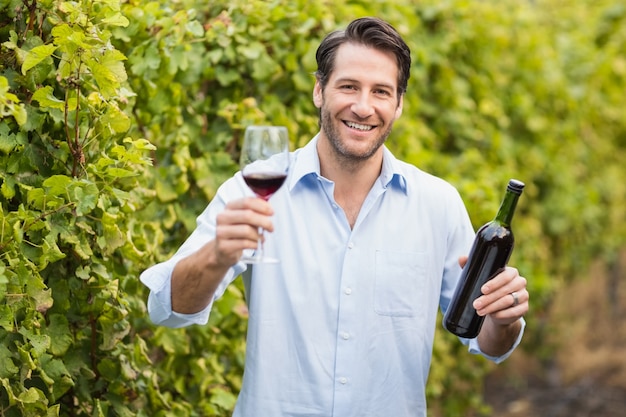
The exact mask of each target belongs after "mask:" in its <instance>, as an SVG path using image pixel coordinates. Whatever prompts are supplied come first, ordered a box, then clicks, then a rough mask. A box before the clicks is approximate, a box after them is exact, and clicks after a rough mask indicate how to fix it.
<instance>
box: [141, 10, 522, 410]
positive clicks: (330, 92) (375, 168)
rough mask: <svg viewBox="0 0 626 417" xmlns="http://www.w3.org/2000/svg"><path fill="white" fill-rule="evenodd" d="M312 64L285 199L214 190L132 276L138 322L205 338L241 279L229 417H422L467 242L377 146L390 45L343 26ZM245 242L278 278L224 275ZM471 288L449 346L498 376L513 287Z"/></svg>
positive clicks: (446, 213)
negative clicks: (476, 326) (239, 335)
mask: <svg viewBox="0 0 626 417" xmlns="http://www.w3.org/2000/svg"><path fill="white" fill-rule="evenodd" d="M316 57H317V63H318V70H317V72H316V82H315V86H314V88H313V101H314V103H315V105H316V106H317V108H318V109H319V111H320V132H319V133H318V135H316V136H315V137H314V138H313V139H312V140H311V141H310V142H309V144H307V145H306V146H304V147H303V148H301V149H298V150H296V151H294V152H292V153H291V159H292V163H291V169H290V172H289V176H288V178H287V180H286V182H285V186H283V188H282V189H281V190H279V191H278V192H277V193H276V194H275V195H274V196H273V197H272V198H271V200H270V201H269V202H267V201H264V200H262V199H260V198H254V197H253V196H252V194H251V191H250V190H249V189H248V188H247V186H246V185H245V182H244V181H243V179H242V177H241V174H240V173H237V174H236V175H235V176H234V177H233V178H231V179H230V180H228V181H226V182H225V183H224V184H223V185H222V186H221V187H220V189H219V190H218V193H217V195H216V197H215V198H214V199H213V200H212V201H211V202H210V204H209V205H208V207H207V208H206V210H205V211H204V212H203V213H202V214H200V216H199V217H198V226H197V228H196V230H195V231H194V232H193V233H192V234H191V236H190V237H189V238H188V239H187V241H186V242H185V243H184V244H183V245H182V246H181V248H180V249H179V250H178V251H177V253H176V254H175V255H174V256H173V257H172V258H171V259H170V260H168V261H166V262H163V263H161V264H158V265H155V266H153V267H151V268H150V269H148V270H146V271H145V272H144V273H143V274H142V276H141V279H142V282H144V283H145V284H146V285H147V286H148V287H149V288H150V290H151V291H150V297H149V300H148V308H149V312H150V315H151V317H152V319H153V320H154V321H155V322H156V323H159V324H163V325H166V326H172V327H180V326H187V325H191V324H206V322H207V320H208V317H209V314H210V311H211V307H212V305H213V302H214V301H215V300H216V299H218V298H219V297H220V296H221V295H222V294H223V293H224V290H225V288H226V287H227V286H228V285H229V284H230V283H232V282H233V281H234V280H235V279H236V278H237V277H238V276H239V275H243V279H244V285H245V288H246V301H247V303H248V308H249V313H250V315H249V322H248V335H247V351H246V364H245V372H244V378H243V387H242V390H241V393H240V395H239V399H238V401H237V405H236V407H235V412H234V415H235V416H236V417H256V416H272V417H281V416H294V417H296V416H298V417H305V416H306V417H330V416H335V417H365V416H376V417H388V416H394V417H424V416H426V401H425V384H426V381H427V378H428V370H429V367H430V361H431V353H432V346H433V338H434V331H435V326H436V325H437V323H436V321H437V312H438V310H439V309H441V310H442V311H445V310H446V308H447V307H448V304H449V302H450V298H451V296H452V293H453V291H454V288H455V286H456V282H457V280H458V277H459V275H460V272H461V265H462V263H463V262H464V257H465V255H467V253H468V252H469V249H470V247H471V245H472V242H473V238H474V231H473V229H472V225H471V222H470V220H469V217H468V214H467V211H466V209H465V207H464V205H463V202H462V200H461V198H460V196H459V194H458V193H457V191H456V190H455V189H454V188H453V187H452V186H451V185H450V184H448V183H446V182H445V181H443V180H442V179H439V178H436V177H434V176H432V175H430V174H427V173H425V172H423V171H421V170H420V169H418V168H417V167H415V166H413V165H410V164H407V163H405V162H402V161H400V160H398V159H396V158H395V157H394V156H393V155H392V154H391V152H390V151H389V150H388V149H387V148H386V147H385V146H384V143H385V141H386V140H387V138H388V137H389V135H390V133H391V131H392V127H393V123H394V122H395V120H397V119H398V118H399V117H400V116H401V114H402V107H403V97H404V94H405V91H406V89H407V83H408V79H409V71H410V64H411V57H410V51H409V48H408V47H407V45H406V43H405V42H404V41H403V40H402V38H401V37H400V35H399V34H398V33H397V32H396V30H395V29H394V28H393V27H392V26H391V25H389V24H388V23H386V22H384V21H382V20H380V19H377V18H362V19H357V20H355V21H353V22H352V23H351V24H350V25H349V26H348V27H347V28H346V30H342V31H337V32H333V33H331V34H329V35H328V36H327V37H326V38H325V39H324V40H323V41H322V43H321V45H320V47H319V49H318V51H317V55H316ZM259 228H263V229H265V230H267V231H269V232H271V233H270V234H268V235H266V242H265V251H266V252H267V253H268V255H271V256H274V257H277V258H279V259H280V263H279V264H276V265H259V264H257V265H254V266H249V265H246V264H244V263H242V262H241V261H240V257H241V255H242V253H243V251H250V250H254V249H255V248H256V245H257V238H258V233H259V232H258V230H259ZM486 288H488V289H487V290H486V291H485V293H484V294H483V295H482V296H481V297H479V298H478V299H477V300H476V302H475V305H476V306H477V307H478V308H479V313H480V314H482V315H485V316H486V320H485V324H484V326H483V329H482V331H481V333H480V335H479V336H478V337H477V338H476V339H471V340H468V339H461V342H462V343H464V344H466V345H467V346H468V349H469V351H470V352H472V353H477V354H482V355H483V356H485V357H487V358H489V359H491V360H493V361H496V362H499V361H502V360H504V359H505V358H506V357H508V355H510V354H511V352H512V351H513V350H514V349H515V347H516V346H517V345H518V344H519V342H520V340H521V337H522V333H523V328H524V320H523V315H524V314H525V313H526V312H527V311H528V292H527V290H526V280H525V278H523V277H522V276H520V275H519V273H518V271H517V270H516V269H515V268H511V267H507V268H506V269H505V270H504V271H503V272H501V273H500V274H498V275H497V276H496V277H495V278H493V279H492V280H491V281H490V282H489V284H488V285H487V286H486ZM511 292H516V293H517V294H518V300H519V304H515V305H512V303H511V297H510V293H511ZM210 348H211V347H210V346H207V349H210Z"/></svg>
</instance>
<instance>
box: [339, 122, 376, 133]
mask: <svg viewBox="0 0 626 417" xmlns="http://www.w3.org/2000/svg"><path fill="white" fill-rule="evenodd" d="M343 123H344V124H345V125H346V126H348V127H349V128H350V129H356V130H358V131H361V132H369V131H370V130H372V129H374V128H375V127H376V126H370V125H364V124H361V123H355V122H348V121H344V122H343Z"/></svg>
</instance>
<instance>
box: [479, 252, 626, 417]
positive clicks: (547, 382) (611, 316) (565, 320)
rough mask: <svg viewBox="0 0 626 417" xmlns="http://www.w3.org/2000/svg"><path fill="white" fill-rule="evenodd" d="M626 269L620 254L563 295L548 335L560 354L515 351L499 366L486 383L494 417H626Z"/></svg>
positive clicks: (566, 290) (554, 312)
mask: <svg viewBox="0 0 626 417" xmlns="http://www.w3.org/2000/svg"><path fill="white" fill-rule="evenodd" d="M624 255H626V253H625V254H624ZM625 272H626V256H622V257H621V262H619V263H618V267H617V268H614V269H612V270H607V268H604V267H602V266H596V267H594V268H592V270H591V271H590V273H589V277H588V279H584V280H581V281H580V282H577V283H575V284H574V285H570V286H568V287H567V289H564V290H562V291H561V292H560V293H559V296H558V297H557V298H556V299H555V300H554V304H553V309H552V312H551V313H550V314H549V318H548V320H547V322H548V326H549V328H550V329H551V330H550V331H549V332H547V333H548V334H549V336H547V337H546V338H545V341H546V342H547V343H551V344H556V346H558V348H557V350H556V354H555V355H554V357H546V358H544V359H543V360H541V359H538V358H537V356H538V355H537V354H535V356H531V355H529V354H527V353H525V352H524V351H523V350H518V351H516V352H515V353H514V354H513V356H511V358H509V359H508V360H507V361H505V362H504V363H503V364H501V365H499V366H498V367H496V368H495V372H494V373H493V374H492V375H491V376H490V377H489V379H488V380H487V383H486V386H485V400H486V402H487V403H488V404H489V405H490V406H491V407H492V410H493V412H492V416H494V417H496V416H497V417H565V416H567V417H625V416H626V282H624V278H625ZM555 323H558V324H555ZM530 339H531V340H530V342H531V343H538V342H539V343H540V341H537V342H536V341H534V340H533V339H532V338H530ZM527 341H528V340H526V339H525V340H524V342H527ZM546 356H547V355H546Z"/></svg>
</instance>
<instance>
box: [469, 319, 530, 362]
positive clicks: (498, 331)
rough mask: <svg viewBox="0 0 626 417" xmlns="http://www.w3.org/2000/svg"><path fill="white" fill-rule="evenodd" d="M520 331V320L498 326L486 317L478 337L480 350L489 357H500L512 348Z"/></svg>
mask: <svg viewBox="0 0 626 417" xmlns="http://www.w3.org/2000/svg"><path fill="white" fill-rule="evenodd" d="M521 330H522V322H521V320H517V321H515V322H513V323H511V324H508V325H500V324H496V323H494V322H493V321H492V320H491V318H490V317H489V316H487V317H485V322H484V324H483V327H482V329H481V331H480V334H479V335H478V345H479V346H480V350H481V351H482V352H483V353H484V354H486V355H489V356H496V357H497V356H502V355H504V354H505V353H506V352H508V351H509V350H510V349H511V348H512V347H513V344H514V343H515V341H516V340H517V338H518V336H519V333H520V331H521Z"/></svg>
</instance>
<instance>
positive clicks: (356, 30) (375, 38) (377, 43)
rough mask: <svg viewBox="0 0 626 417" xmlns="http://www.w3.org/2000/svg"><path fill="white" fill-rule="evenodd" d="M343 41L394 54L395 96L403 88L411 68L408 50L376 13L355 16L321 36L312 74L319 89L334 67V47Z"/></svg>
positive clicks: (401, 92)
mask: <svg viewBox="0 0 626 417" xmlns="http://www.w3.org/2000/svg"><path fill="white" fill-rule="evenodd" d="M345 43H355V44H361V45H364V46H367V47H370V48H374V49H378V50H381V51H384V52H386V53H391V54H393V55H394V56H395V58H396V63H397V64H398V97H401V96H402V95H403V94H404V93H405V92H406V89H407V84H408V81H409V76H410V69H411V51H410V49H409V47H408V46H407V44H406V43H405V42H404V40H403V39H402V37H401V36H400V34H399V33H398V32H397V31H396V30H395V29H394V28H393V26H391V25H390V24H389V23H387V22H385V21H384V20H381V19H378V18H375V17H363V18H360V19H356V20H354V21H352V23H350V24H349V25H348V27H347V28H346V29H345V30H338V31H335V32H332V33H330V34H329V35H328V36H326V37H325V38H324V40H323V41H322V43H321V44H320V46H319V48H318V49H317V53H316V55H315V58H316V60H317V71H316V72H315V76H316V77H317V80H318V82H319V83H320V85H321V87H322V89H323V88H324V87H325V86H326V83H327V81H328V78H329V77H330V75H331V73H332V72H333V70H334V66H335V56H336V53H337V49H338V48H339V47H340V46H341V45H343V44H345Z"/></svg>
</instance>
